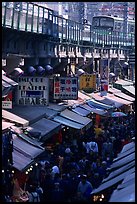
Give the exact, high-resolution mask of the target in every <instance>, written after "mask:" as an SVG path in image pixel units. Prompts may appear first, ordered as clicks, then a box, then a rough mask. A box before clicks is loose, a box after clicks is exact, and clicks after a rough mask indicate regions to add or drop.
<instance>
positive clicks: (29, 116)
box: [9, 105, 58, 125]
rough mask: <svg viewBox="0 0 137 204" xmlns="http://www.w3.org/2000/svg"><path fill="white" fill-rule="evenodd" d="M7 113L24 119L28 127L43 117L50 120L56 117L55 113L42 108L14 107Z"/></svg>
mask: <svg viewBox="0 0 137 204" xmlns="http://www.w3.org/2000/svg"><path fill="white" fill-rule="evenodd" d="M9 112H11V113H13V114H16V115H17V116H19V117H22V118H24V119H25V120H27V121H28V122H29V125H31V124H33V123H35V122H37V121H38V120H40V119H42V118H43V117H47V118H50V117H52V116H54V115H57V113H58V112H57V111H55V110H51V109H48V108H47V107H44V106H18V105H17V106H14V108H13V109H11V110H9Z"/></svg>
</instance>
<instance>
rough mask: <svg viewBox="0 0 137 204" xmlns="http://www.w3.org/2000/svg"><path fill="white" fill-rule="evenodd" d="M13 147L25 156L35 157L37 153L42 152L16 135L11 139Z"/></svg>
mask: <svg viewBox="0 0 137 204" xmlns="http://www.w3.org/2000/svg"><path fill="white" fill-rule="evenodd" d="M13 149H14V150H16V151H18V152H20V153H21V154H23V155H24V156H25V157H28V158H30V159H35V158H36V157H37V156H38V155H40V154H41V153H43V151H44V150H42V149H41V148H38V147H36V146H33V145H32V144H29V143H28V142H26V141H24V140H23V139H21V138H19V137H18V136H16V137H14V139H13Z"/></svg>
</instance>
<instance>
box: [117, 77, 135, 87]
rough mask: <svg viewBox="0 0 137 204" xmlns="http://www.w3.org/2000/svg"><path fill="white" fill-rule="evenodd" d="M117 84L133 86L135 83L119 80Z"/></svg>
mask: <svg viewBox="0 0 137 204" xmlns="http://www.w3.org/2000/svg"><path fill="white" fill-rule="evenodd" d="M115 84H119V85H122V86H129V85H133V82H131V81H127V80H123V79H119V80H117V81H116V82H115Z"/></svg>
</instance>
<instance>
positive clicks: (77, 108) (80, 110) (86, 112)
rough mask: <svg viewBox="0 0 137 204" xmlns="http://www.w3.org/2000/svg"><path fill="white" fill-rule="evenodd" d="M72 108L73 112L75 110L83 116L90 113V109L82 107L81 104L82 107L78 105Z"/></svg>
mask: <svg viewBox="0 0 137 204" xmlns="http://www.w3.org/2000/svg"><path fill="white" fill-rule="evenodd" d="M71 110H72V111H73V112H75V113H77V114H79V115H81V116H87V115H89V114H90V111H89V110H87V109H84V108H82V105H81V107H80V106H77V107H76V108H72V109H71Z"/></svg>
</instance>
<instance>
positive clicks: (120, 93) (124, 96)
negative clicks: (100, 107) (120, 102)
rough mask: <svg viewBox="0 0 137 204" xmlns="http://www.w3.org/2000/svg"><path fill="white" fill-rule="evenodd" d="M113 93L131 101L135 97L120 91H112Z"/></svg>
mask: <svg viewBox="0 0 137 204" xmlns="http://www.w3.org/2000/svg"><path fill="white" fill-rule="evenodd" d="M114 95H115V96H118V97H119V98H123V99H125V100H127V101H131V102H133V101H135V98H133V97H131V96H129V95H127V94H125V93H122V92H118V93H114Z"/></svg>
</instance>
